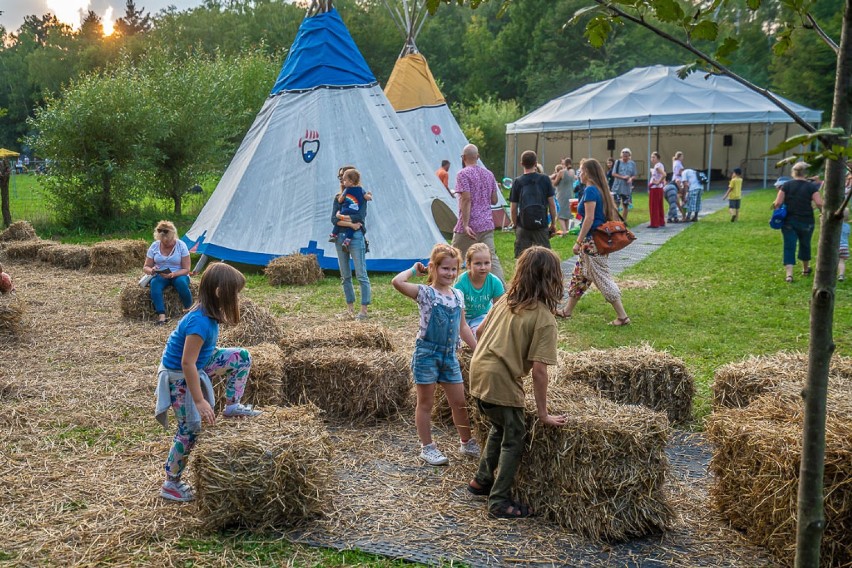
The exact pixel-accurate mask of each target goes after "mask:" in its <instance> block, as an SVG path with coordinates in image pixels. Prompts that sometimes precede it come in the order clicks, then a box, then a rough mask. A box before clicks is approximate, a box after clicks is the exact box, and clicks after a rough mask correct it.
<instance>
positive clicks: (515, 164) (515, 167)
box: [512, 134, 518, 179]
mask: <svg viewBox="0 0 852 568" xmlns="http://www.w3.org/2000/svg"><path fill="white" fill-rule="evenodd" d="M516 177H518V135H517V134H515V161H514V162H512V179H514V178H516Z"/></svg>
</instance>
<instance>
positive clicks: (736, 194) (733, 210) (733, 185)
mask: <svg viewBox="0 0 852 568" xmlns="http://www.w3.org/2000/svg"><path fill="white" fill-rule="evenodd" d="M742 175H743V171H742V170H741V169H739V168H734V170H733V171H732V172H731V181H730V182H729V183H728V191H726V192H725V195H723V196H722V199H723V200H724V199H727V200H728V212H730V214H731V223H733V222H734V221H736V220H737V219H738V218H739V216H740V200H741V199H742V197H743V178H742Z"/></svg>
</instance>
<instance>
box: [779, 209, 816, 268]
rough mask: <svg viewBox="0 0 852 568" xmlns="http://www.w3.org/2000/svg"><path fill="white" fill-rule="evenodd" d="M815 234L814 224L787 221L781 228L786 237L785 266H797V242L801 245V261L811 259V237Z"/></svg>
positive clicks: (788, 219)
mask: <svg viewBox="0 0 852 568" xmlns="http://www.w3.org/2000/svg"><path fill="white" fill-rule="evenodd" d="M813 234H814V223H813V221H811V222H810V223H806V222H803V221H799V220H798V219H790V218H789V217H787V219H786V220H785V221H784V224H783V225H782V226H781V235H783V237H784V266H787V265H789V264H796V242H798V243H799V260H810V259H811V237H812V236H813Z"/></svg>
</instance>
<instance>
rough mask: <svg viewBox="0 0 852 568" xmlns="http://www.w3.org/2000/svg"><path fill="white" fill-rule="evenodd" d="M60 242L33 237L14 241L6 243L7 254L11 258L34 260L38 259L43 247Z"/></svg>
mask: <svg viewBox="0 0 852 568" xmlns="http://www.w3.org/2000/svg"><path fill="white" fill-rule="evenodd" d="M58 244H59V243H57V242H55V241H43V240H41V239H33V240H30V241H20V242H14V243H11V244H8V245H6V248H5V252H6V256H7V257H8V258H9V259H11V260H18V261H23V262H32V261H36V260H38V253H39V251H40V250H41V249H43V248H47V247H52V246H57V245H58Z"/></svg>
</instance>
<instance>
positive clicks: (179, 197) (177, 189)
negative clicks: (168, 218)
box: [171, 175, 183, 217]
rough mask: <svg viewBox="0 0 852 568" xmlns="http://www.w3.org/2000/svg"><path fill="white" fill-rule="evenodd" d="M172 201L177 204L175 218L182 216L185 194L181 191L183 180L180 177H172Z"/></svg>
mask: <svg viewBox="0 0 852 568" xmlns="http://www.w3.org/2000/svg"><path fill="white" fill-rule="evenodd" d="M171 177H172V199H173V200H174V202H175V217H179V216H180V215H181V210H182V205H183V192H182V191H181V179H180V176H179V175H172V176H171Z"/></svg>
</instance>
